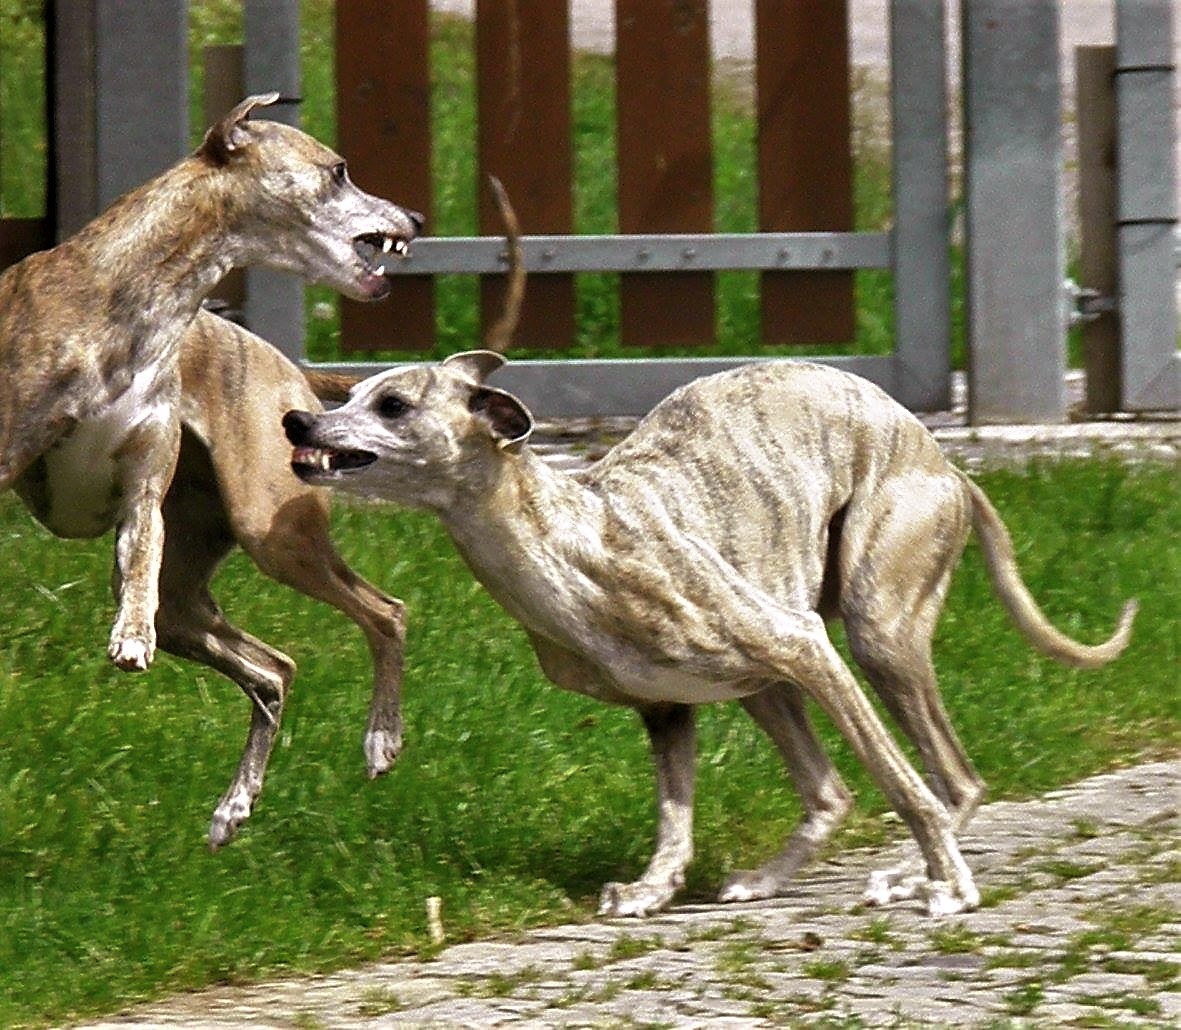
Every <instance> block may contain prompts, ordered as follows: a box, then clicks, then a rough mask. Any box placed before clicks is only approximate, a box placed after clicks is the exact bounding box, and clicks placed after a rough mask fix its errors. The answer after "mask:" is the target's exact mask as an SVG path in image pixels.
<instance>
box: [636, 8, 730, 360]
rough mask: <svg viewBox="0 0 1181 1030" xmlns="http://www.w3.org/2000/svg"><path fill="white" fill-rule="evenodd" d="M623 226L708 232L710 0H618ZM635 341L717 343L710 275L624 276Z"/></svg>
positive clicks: (710, 218)
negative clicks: (715, 339)
mask: <svg viewBox="0 0 1181 1030" xmlns="http://www.w3.org/2000/svg"><path fill="white" fill-rule="evenodd" d="M615 12H616V14H615V18H616V22H615V31H616V76H617V79H616V107H617V112H618V114H617V121H618V133H619V228H620V231H621V232H625V233H636V232H652V233H678V232H712V231H713V150H712V133H711V129H710V52H709V4H708V3H707V2H706V0H616V5H615ZM620 312H621V336H622V339H623V342H624V343H625V344H629V345H635V346H648V345H685V344H707V345H708V344H711V343H713V342H714V338H715V331H714V276H713V273H712V272H678V273H674V274H669V273H646V272H628V273H625V274H623V275H622V276H621V277H620Z"/></svg>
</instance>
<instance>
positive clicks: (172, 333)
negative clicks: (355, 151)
mask: <svg viewBox="0 0 1181 1030" xmlns="http://www.w3.org/2000/svg"><path fill="white" fill-rule="evenodd" d="M277 98H278V94H268V95H263V96H255V97H250V98H248V99H246V100H245V101H243V102H242V103H241V104H239V105H238V106H237V107H236V108H234V110H233V111H231V112H230V113H229V114H228V115H227V116H226V117H225V119H223V120H222V121H221V122H219V123H218V124H217V125H215V126H213V127H212V128H211V129H210V130H209V132H208V133H207V134H206V136H205V140H204V142H203V144H202V145H201V147H200V148H199V149H198V150H197V151H196V152H195V153H194V154H192V155H191V156H190V157H188V158H186V159H184V160H182V161H181V162H179V163H178V164H176V165H175V166H173V167H172V168H170V169H169V170H168V171H166V172H164V173H163V174H161V175H159V176H157V177H156V178H155V179H153V180H151V181H150V182H148V183H147V184H146V185H144V186H141V187H139V188H138V189H136V190H133V191H132V192H130V193H128V194H126V195H125V196H123V197H122V198H121V199H120V200H118V201H116V202H115V203H114V204H113V205H112V206H111V207H110V208H109V209H108V210H107V211H106V212H105V213H103V214H102V215H100V216H99V217H98V218H96V219H95V220H94V221H93V222H91V223H90V224H89V225H87V226H85V227H84V228H83V229H81V230H80V231H79V232H78V233H77V234H76V235H74V236H73V237H71V238H70V239H68V240H66V241H65V242H64V243H62V244H60V245H59V246H57V247H54V248H53V249H52V250H48V251H44V252H42V253H39V254H34V255H31V256H30V257H28V258H26V259H25V260H24V261H21V262H20V263H18V264H16V265H14V266H13V267H12V268H9V269H8V270H7V271H6V272H5V273H4V274H3V276H0V489H6V488H8V487H10V486H11V487H13V488H14V489H15V490H16V491H17V493H18V494H19V495H20V497H21V499H22V500H23V501H24V502H25V504H26V506H27V507H28V508H29V510H30V511H31V512H32V513H33V514H34V515H35V516H36V518H37V519H38V520H39V521H41V522H42V523H43V524H44V525H45V526H46V527H47V528H48V529H49V530H51V531H52V532H54V533H56V534H57V535H58V536H63V537H90V536H98V535H99V534H101V533H104V532H105V531H106V530H108V529H110V528H111V527H112V526H114V527H116V546H115V571H114V586H115V592H116V596H117V598H118V615H117V617H116V619H115V624H114V627H113V629H112V630H111V637H110V644H109V648H108V653H109V655H110V657H111V659H112V661H114V662H115V664H116V665H118V666H119V667H120V668H123V669H132V670H135V669H146V668H147V667H148V665H149V664H150V663H151V661H152V657H153V654H154V652H155V647H156V630H155V625H154V620H155V615H156V609H157V607H158V604H159V591H158V580H159V572H160V562H161V557H162V553H163V548H164V534H163V520H162V516H161V512H160V506H161V502H162V500H163V498H164V494H165V491H166V490H167V489H168V485H169V482H170V481H171V479H172V474H173V468H174V466H175V465H176V460H177V454H178V450H179V447H180V441H181V431H180V420H179V418H178V406H179V397H180V373H179V368H178V355H179V351H180V342H181V338H182V337H183V335H184V333H185V330H186V329H187V328H188V326H189V324H190V322H191V321H192V319H193V317H194V315H195V314H196V312H197V309H198V307H199V305H200V303H201V300H202V298H203V297H204V296H205V295H206V294H207V293H208V292H209V290H210V289H212V287H213V286H214V285H215V284H216V283H217V281H218V280H219V279H221V277H222V276H223V275H225V273H226V272H228V271H229V270H230V269H231V268H234V267H236V266H240V265H267V266H269V267H272V268H278V269H281V270H285V271H289V272H295V273H297V274H298V275H301V276H303V277H304V278H305V279H307V280H308V281H312V282H322V283H327V284H330V285H332V286H334V287H336V288H337V289H339V290H341V291H342V292H344V293H346V294H348V295H349V296H352V297H356V298H359V299H367V300H368V299H374V298H376V297H380V296H383V295H384V294H386V293H387V292H388V291H389V286H388V283H387V279H386V276H385V275H384V273H383V270H382V267H381V264H380V257H381V254H382V252H383V251H384V252H386V253H390V252H397V253H403V252H404V251H405V249H406V245H407V243H408V242H409V241H410V240H411V239H412V238H413V237H414V236H415V235H416V234H417V232H418V230H419V228H420V227H421V217H420V216H418V215H416V214H414V213H413V212H410V211H406V210H404V209H403V208H400V207H398V206H396V205H394V204H391V203H389V202H387V201H385V200H380V199H378V198H377V197H372V196H369V195H368V194H366V193H363V192H362V191H361V190H359V189H357V188H356V187H355V186H354V185H353V184H352V183H351V182H350V181H349V179H348V174H347V170H346V168H345V164H344V162H343V161H342V160H341V158H340V157H339V156H338V155H337V154H334V153H333V152H332V151H331V150H329V149H328V148H327V147H325V146H323V145H321V144H320V143H318V142H317V141H316V140H314V139H312V138H311V137H310V136H308V135H306V134H305V133H302V132H300V131H299V130H298V129H294V128H291V127H289V126H286V125H282V124H279V123H277V122H269V121H247V116H248V115H249V114H250V112H251V111H252V110H253V109H254V108H255V107H258V106H259V105H263V104H269V103H273V102H274V101H275V100H276V99H277Z"/></svg>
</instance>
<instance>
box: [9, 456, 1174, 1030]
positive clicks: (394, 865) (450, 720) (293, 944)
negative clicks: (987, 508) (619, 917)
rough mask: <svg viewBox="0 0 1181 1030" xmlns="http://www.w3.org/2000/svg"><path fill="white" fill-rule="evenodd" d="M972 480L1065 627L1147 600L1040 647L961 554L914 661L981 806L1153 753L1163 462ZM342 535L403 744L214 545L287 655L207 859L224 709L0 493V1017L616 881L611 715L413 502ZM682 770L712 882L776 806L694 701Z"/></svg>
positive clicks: (632, 857) (115, 998) (635, 758)
mask: <svg viewBox="0 0 1181 1030" xmlns="http://www.w3.org/2000/svg"><path fill="white" fill-rule="evenodd" d="M982 481H983V483H984V485H985V487H986V489H988V491H989V492H990V494H991V496H992V497H993V499H994V501H995V503H996V504H997V506H998V507H999V509H1000V510H1001V511H1002V513H1003V514H1004V515H1005V517H1006V519H1007V520H1008V522H1009V525H1010V527H1011V528H1012V530H1013V532H1014V536H1015V538H1016V540H1017V542H1018V550H1019V554H1020V558H1021V562H1022V567H1023V569H1024V570H1025V573H1026V576H1027V579H1028V581H1029V583H1030V585H1031V587H1032V589H1033V590H1034V592H1035V594H1036V596H1037V597H1038V598H1039V599H1040V600H1041V602H1042V603H1043V605H1044V606H1045V608H1046V609H1047V611H1048V612H1049V614H1050V615H1051V617H1052V618H1053V619H1054V620H1055V622H1056V623H1057V624H1058V625H1059V626H1061V627H1062V628H1064V629H1066V630H1067V631H1069V632H1071V633H1072V634H1075V635H1077V636H1079V637H1081V638H1083V639H1092V640H1093V639H1097V638H1099V637H1101V636H1104V635H1106V633H1107V632H1108V630H1109V627H1110V625H1111V623H1112V621H1113V619H1114V617H1115V615H1116V613H1117V612H1118V610H1119V607H1120V604H1121V602H1122V600H1123V599H1124V598H1125V597H1127V596H1132V595H1136V596H1139V597H1140V598H1141V601H1142V609H1141V612H1140V616H1139V619H1138V621H1137V625H1136V631H1135V634H1134V637H1133V643H1132V646H1131V648H1130V649H1129V651H1128V652H1127V653H1126V654H1125V655H1124V656H1123V657H1122V658H1121V659H1120V660H1119V662H1118V663H1116V664H1115V665H1114V666H1111V667H1109V668H1107V669H1105V670H1097V671H1092V672H1078V671H1072V670H1068V669H1064V668H1062V667H1060V666H1057V665H1055V664H1053V663H1052V662H1050V661H1048V660H1046V659H1043V658H1040V657H1038V656H1036V655H1034V654H1033V653H1032V652H1031V651H1030V650H1029V649H1028V648H1027V647H1026V645H1025V644H1024V642H1023V640H1022V639H1021V638H1020V637H1019V636H1018V635H1017V634H1016V632H1015V631H1014V630H1013V629H1012V628H1011V627H1010V625H1009V624H1008V622H1007V620H1006V618H1005V616H1004V615H1003V614H1002V612H1001V609H1000V607H999V605H998V604H997V603H996V602H995V601H994V600H993V599H992V595H991V592H990V589H989V587H988V584H987V581H986V578H985V573H984V571H983V567H982V564H981V562H980V559H979V555H978V553H977V552H976V550H975V545H974V544H972V545H969V551H968V555H967V557H966V560H965V562H964V564H963V566H962V567H961V569H960V571H959V572H958V573H957V576H956V579H955V584H954V588H953V592H952V596H951V599H950V602H949V605H948V609H947V612H946V615H945V617H944V619H943V622H942V624H941V628H940V631H939V634H938V637H937V650H936V662H937V665H938V667H939V669H940V673H941V681H942V685H943V691H944V694H945V696H946V699H947V705H948V707H949V709H950V711H951V714H952V717H953V719H954V721H955V724H956V726H957V727H958V729H959V731H960V733H961V735H962V737H963V739H964V741H965V742H966V745H967V747H968V750H969V752H970V753H971V754H972V756H973V758H974V759H975V761H976V763H977V764H978V766H979V768H980V770H981V772H982V773H983V775H984V776H985V777H986V779H987V780H988V781H989V783H990V785H991V787H992V796H993V797H994V798H996V797H1005V796H1021V795H1026V794H1030V793H1032V792H1036V791H1042V790H1045V789H1047V788H1050V787H1054V786H1057V785H1060V784H1063V783H1066V782H1069V781H1071V780H1074V779H1077V778H1079V777H1081V776H1084V775H1086V774H1088V773H1092V772H1095V771H1096V770H1099V769H1104V768H1109V767H1112V766H1117V765H1120V764H1124V763H1128V762H1132V761H1134V760H1136V759H1138V758H1141V757H1143V756H1145V755H1151V754H1159V753H1162V752H1167V751H1169V750H1171V749H1176V748H1177V746H1178V744H1179V743H1181V712H1179V706H1178V692H1177V678H1176V669H1177V667H1178V653H1177V652H1178V635H1177V624H1176V612H1177V610H1178V607H1179V602H1181V597H1179V596H1178V593H1179V590H1178V584H1179V583H1181V576H1179V575H1178V572H1179V571H1181V570H1179V569H1178V559H1177V549H1176V547H1175V545H1174V544H1173V541H1174V539H1175V533H1176V527H1177V526H1178V524H1181V490H1179V489H1178V484H1177V480H1176V477H1175V475H1174V474H1173V471H1172V470H1169V469H1162V468H1141V469H1132V470H1128V469H1125V468H1122V467H1119V466H1115V465H1108V464H1100V463H1063V464H1060V465H1055V466H1044V467H1039V468H1036V469H1034V470H1033V471H1032V472H1031V473H1030V474H1028V475H1017V474H1014V473H1000V472H997V473H992V474H989V475H986V476H984V477H982ZM336 536H337V538H338V540H339V542H340V545H341V548H342V550H343V551H344V553H345V554H346V555H348V556H349V558H350V560H352V561H353V562H354V563H355V565H356V566H357V567H358V569H360V570H361V571H362V572H363V573H364V574H365V575H367V576H369V577H370V578H372V579H374V580H375V581H376V582H378V583H380V584H382V585H383V586H384V587H386V588H387V589H389V590H391V591H394V592H396V593H398V594H400V595H401V596H402V597H404V598H405V600H406V601H407V603H408V606H409V615H410V635H409V642H408V651H407V669H406V690H405V714H406V720H407V744H406V750H405V752H404V754H403V756H402V757H401V759H400V760H399V762H398V764H397V765H396V766H395V768H394V770H393V771H392V772H391V773H390V774H389V775H388V776H386V777H385V778H384V779H382V780H380V781H377V782H374V783H370V782H367V781H366V779H365V776H364V768H363V761H362V755H361V748H360V741H361V734H362V732H363V729H364V722H365V710H366V701H367V694H368V677H369V669H368V664H367V660H366V658H365V654H364V647H363V643H362V641H361V638H360V635H359V634H358V633H356V632H354V631H353V630H352V628H351V626H350V625H349V624H348V623H347V622H346V621H345V620H344V619H343V618H342V617H340V616H337V615H336V614H335V613H332V612H331V611H329V610H328V609H325V608H322V607H321V606H319V605H317V604H315V603H313V602H311V601H309V600H307V599H305V598H303V597H301V596H299V595H296V594H294V593H292V592H290V591H287V590H284V589H282V588H280V587H279V586H277V585H275V584H273V583H271V582H270V581H267V580H263V579H262V578H261V577H259V576H258V575H257V574H256V573H255V572H254V570H253V568H252V567H251V566H250V565H249V564H248V563H246V562H245V561H244V560H242V559H241V558H240V557H239V558H235V559H233V560H232V561H231V562H230V563H229V564H228V566H227V567H226V569H225V570H224V572H223V573H222V575H221V576H220V578H219V580H218V582H217V584H216V591H217V595H218V597H219V599H220V600H221V602H222V604H223V606H224V607H225V609H226V610H227V612H228V613H229V614H230V615H231V617H233V618H235V619H236V620H237V621H240V622H241V623H242V624H244V625H245V626H246V627H247V628H249V629H250V630H252V631H254V632H256V633H258V634H259V635H261V636H262V637H264V638H265V639H267V640H269V641H272V642H273V643H275V644H277V645H278V646H280V647H282V648H284V649H285V650H288V651H289V652H290V653H291V654H292V655H293V656H294V657H295V658H296V659H297V661H298V662H299V665H300V674H299V677H298V678H297V680H296V686H295V691H294V695H293V697H292V700H291V703H290V707H289V709H288V714H287V718H286V720H285V722H284V725H283V730H282V737H281V743H280V744H279V745H278V747H277V748H276V753H275V756H274V759H273V762H272V764H271V771H270V777H269V780H268V784H267V787H266V789H265V791H264V793H263V796H262V799H261V802H260V804H259V805H258V807H257V810H256V814H255V816H254V818H253V820H252V821H251V822H250V823H248V824H247V825H246V827H245V828H244V829H243V831H242V832H241V834H240V837H239V838H238V839H237V840H236V841H235V842H234V843H233V844H231V845H230V846H229V847H228V848H226V849H225V850H224V851H222V852H221V853H219V854H217V855H210V854H208V853H207V851H206V850H205V848H204V834H205V829H206V825H207V820H208V818H209V815H210V812H211V810H212V807H213V805H214V804H215V802H216V800H217V798H218V796H219V795H220V793H221V791H222V790H223V789H224V787H225V784H226V783H227V782H228V778H229V776H230V773H231V771H232V768H233V766H234V763H235V762H236V759H237V756H238V752H239V747H240V744H241V741H242V739H243V736H244V733H245V729H246V722H247V718H248V704H247V702H246V700H245V699H244V698H243V697H241V696H240V695H239V694H238V692H237V690H236V688H234V687H232V686H231V685H230V684H229V683H228V682H227V681H223V680H221V679H220V678H219V677H218V676H216V675H215V674H213V673H211V672H209V671H207V670H204V669H202V668H199V667H196V666H193V665H189V664H185V663H182V662H180V661H178V660H175V659H173V658H171V657H169V656H161V657H160V658H159V659H158V661H157V663H156V666H155V667H154V668H153V670H152V671H151V672H150V673H148V674H146V675H142V676H132V675H126V674H121V673H119V672H117V671H115V670H113V669H112V668H111V667H110V666H109V665H108V663H107V661H106V659H105V657H104V651H105V647H106V638H107V632H108V624H109V620H110V618H111V615H112V602H111V600H110V598H109V595H108V590H107V575H108V567H109V562H110V557H111V544H110V540H109V538H108V539H105V540H101V541H96V542H93V543H79V542H64V541H57V540H54V539H51V538H49V537H47V536H46V534H45V533H44V532H42V531H41V530H40V529H39V528H38V527H36V526H35V524H33V523H32V521H31V520H30V519H29V517H28V516H27V515H26V513H25V512H24V510H23V509H22V508H21V507H20V506H19V504H18V503H17V502H16V501H15V499H13V498H12V497H11V495H7V496H4V497H0V568H4V569H6V570H8V573H7V577H6V581H5V585H4V589H3V591H2V592H0V622H2V624H3V625H4V627H5V633H4V644H3V647H2V648H0V739H2V740H3V741H4V746H3V749H0V1025H4V1026H10V1025H24V1024H40V1023H45V1022H60V1021H64V1020H68V1019H70V1018H73V1017H78V1016H82V1015H86V1014H94V1013H102V1012H110V1011H113V1010H115V1009H117V1008H119V1007H120V1006H122V1005H125V1004H127V1003H129V1002H131V1001H133V1000H136V999H142V998H149V997H154V996H159V995H161V994H166V993H169V992H172V991H176V990H184V989H188V988H195V987H200V986H202V985H205V984H209V983H217V982H239V981H247V980H257V979H261V978H264V977H269V976H274V975H276V974H278V973H282V972H290V971H297V970H312V969H327V968H332V967H335V966H340V965H344V964H347V963H351V962H355V961H357V960H359V959H363V958H370V957H374V956H377V955H391V954H395V955H396V954H400V953H406V952H412V951H418V950H422V949H425V948H427V947H429V945H428V937H427V928H426V919H425V907H424V899H425V898H426V897H427V896H428V895H432V894H438V895H440V896H442V898H443V914H444V920H445V924H446V927H447V931H448V934H449V940H452V941H454V940H458V939H464V938H467V937H471V936H474V935H477V934H490V933H496V932H503V931H506V930H512V929H515V928H520V927H524V926H528V925H534V924H538V923H544V922H554V921H559V920H569V919H581V918H587V917H589V916H590V914H591V913H592V911H593V905H594V899H595V895H596V892H597V889H598V887H599V885H600V884H601V883H602V882H603V881H604V880H607V879H617V878H631V877H634V876H636V875H637V874H638V873H639V872H640V871H641V869H642V867H643V864H644V861H645V860H646V858H647V856H648V854H649V850H650V848H651V846H652V833H653V811H652V794H653V785H652V775H651V771H650V768H649V761H648V756H647V753H646V747H645V741H644V738H643V733H642V730H641V729H640V726H639V724H638V720H637V719H636V718H635V716H634V715H632V714H631V713H629V712H627V711H623V710H616V709H612V708H608V707H606V706H603V705H599V704H596V703H594V702H592V701H589V700H586V699H583V698H580V697H577V696H574V695H570V694H566V693H563V692H562V691H559V690H557V689H556V688H553V687H551V686H549V685H548V684H547V682H546V681H545V680H544V679H543V677H542V676H541V674H540V672H539V671H538V669H537V668H536V666H535V663H534V661H533V658H532V655H531V652H530V651H529V648H528V646H527V644H526V643H525V640H524V636H523V634H522V633H521V631H520V630H519V629H518V628H517V627H516V626H515V624H513V623H512V622H511V621H510V620H509V619H508V617H507V616H505V615H504V614H503V613H502V612H501V611H500V610H499V609H498V608H496V607H495V606H494V605H493V604H492V603H491V602H490V601H489V600H488V598H487V597H486V596H485V595H484V594H483V592H482V591H481V589H480V588H479V587H477V586H476V584H475V582H474V581H473V579H472V578H471V576H470V575H469V573H468V572H467V570H466V569H465V568H464V567H463V566H462V565H461V563H460V561H459V560H458V559H457V557H456V556H455V554H454V553H453V552H452V550H451V547H450V544H449V542H448V541H447V540H446V539H445V537H444V535H443V533H442V532H441V530H440V529H439V527H438V526H437V525H436V524H435V523H434V522H433V521H432V520H431V519H430V518H428V517H426V516H422V515H417V514H408V513H396V512H393V511H390V510H386V509H382V508H368V507H354V506H344V505H341V506H339V510H338V511H337V514H336ZM820 721H821V723H822V726H823V729H824V731H825V734H826V740H828V741H829V742H830V744H831V747H832V751H833V753H834V755H835V756H836V757H837V760H838V762H839V764H840V766H841V768H842V770H843V771H844V772H845V774H846V775H847V777H848V779H849V782H850V783H851V784H852V785H853V786H854V787H855V789H856V791H857V795H858V802H859V806H860V807H859V811H858V815H857V817H856V818H855V819H854V820H853V821H852V828H851V830H849V831H848V832H847V833H846V835H845V838H844V842H845V843H846V844H848V843H852V842H860V841H865V840H868V839H872V838H873V837H874V836H875V835H877V834H879V833H880V832H881V828H880V825H879V824H878V823H877V822H876V821H875V820H874V819H873V815H874V814H875V813H878V812H880V811H882V809H883V802H882V799H881V797H880V796H879V795H878V794H877V792H876V791H875V790H873V789H872V788H870V787H869V786H868V784H867V782H866V777H865V776H864V775H863V774H862V773H861V771H860V769H859V768H858V767H857V765H856V763H855V762H853V761H852V760H851V758H850V756H849V753H848V751H847V749H846V748H845V747H844V746H843V744H842V743H841V742H840V741H839V740H837V739H836V738H834V735H833V734H832V732H831V730H830V728H829V727H828V726H827V724H825V723H823V719H821V720H820ZM699 770H700V773H699V775H700V784H699V794H698V797H699V800H698V804H697V819H698V829H697V846H698V857H697V859H696V861H695V863H694V865H693V866H692V869H691V875H690V880H689V884H688V890H687V894H688V896H689V897H696V898H701V899H705V898H708V897H709V896H710V892H711V891H712V890H713V889H715V888H716V886H717V884H718V882H719V880H720V879H721V877H722V875H723V874H724V873H725V871H726V870H728V869H730V868H733V867H736V866H745V865H749V864H751V863H754V862H757V861H758V860H760V859H761V858H763V857H765V856H766V855H767V854H768V853H769V852H771V851H772V850H773V849H774V848H775V847H776V846H777V845H778V843H779V842H780V840H781V839H782V837H783V836H784V835H785V834H786V833H787V832H788V830H789V829H790V827H791V826H792V825H793V822H794V820H795V819H796V818H797V817H798V815H799V807H798V805H797V803H796V801H795V798H794V796H793V794H792V792H791V791H790V789H789V788H788V787H787V786H786V784H785V782H784V777H783V775H782V773H781V771H780V767H779V762H778V759H777V758H776V757H775V755H774V754H773V753H772V750H771V747H770V746H769V744H768V743H767V742H766V741H765V740H764V739H763V738H762V737H761V736H760V734H759V733H758V731H757V730H756V728H755V727H754V725H753V723H751V722H750V720H749V719H747V718H746V717H745V715H744V714H743V713H742V712H741V710H740V709H738V707H737V706H733V705H730V706H713V707H709V708H706V709H704V710H703V711H702V718H701V746H700V759H699ZM735 813H740V815H739V816H738V817H736V816H735ZM833 900H834V903H837V904H852V903H853V902H855V901H856V899H855V898H839V899H838V898H834V899H833Z"/></svg>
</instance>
